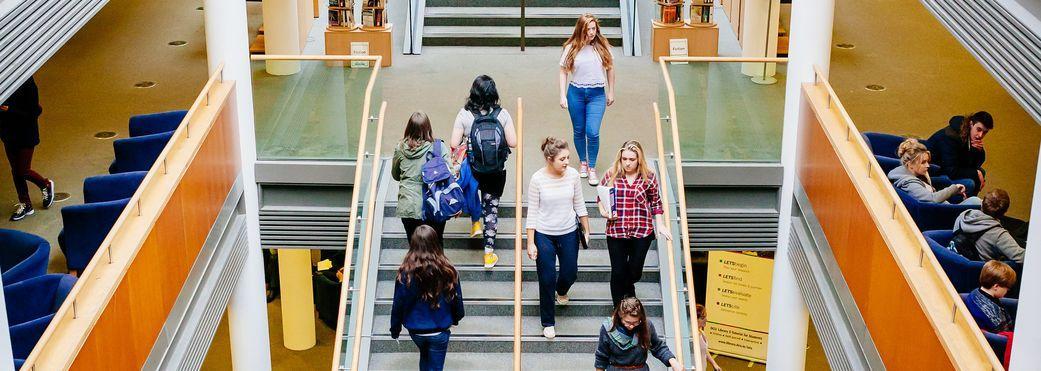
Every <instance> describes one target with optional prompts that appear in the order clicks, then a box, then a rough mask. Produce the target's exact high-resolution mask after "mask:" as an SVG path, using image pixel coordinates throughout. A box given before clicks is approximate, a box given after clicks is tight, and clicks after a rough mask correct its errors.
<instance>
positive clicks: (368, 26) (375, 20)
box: [361, 0, 387, 31]
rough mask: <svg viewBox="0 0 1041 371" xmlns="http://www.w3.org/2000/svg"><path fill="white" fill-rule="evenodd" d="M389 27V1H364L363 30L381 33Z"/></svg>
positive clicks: (362, 12) (362, 9) (362, 10)
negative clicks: (380, 31)
mask: <svg viewBox="0 0 1041 371" xmlns="http://www.w3.org/2000/svg"><path fill="white" fill-rule="evenodd" d="M386 25H387V0H364V5H362V8H361V28H362V29H364V30H371V31H379V30H383V29H384V28H385V27H386Z"/></svg>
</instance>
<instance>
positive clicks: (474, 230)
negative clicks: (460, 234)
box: [470, 220, 484, 238]
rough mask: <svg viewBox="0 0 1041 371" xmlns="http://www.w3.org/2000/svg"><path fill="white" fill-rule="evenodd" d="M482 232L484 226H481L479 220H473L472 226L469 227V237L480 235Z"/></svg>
mask: <svg viewBox="0 0 1041 371" xmlns="http://www.w3.org/2000/svg"><path fill="white" fill-rule="evenodd" d="M483 233H484V227H483V226H481V221H480V220H478V221H476V222H474V224H473V226H471V227H470V238H477V237H480V236H481V235H482V234H483Z"/></svg>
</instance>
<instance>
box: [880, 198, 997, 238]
mask: <svg viewBox="0 0 1041 371" xmlns="http://www.w3.org/2000/svg"><path fill="white" fill-rule="evenodd" d="M896 194H897V195H899V196H900V201H903V203H904V207H906V208H907V212H909V213H911V218H913V219H914V222H915V224H916V225H918V230H921V231H929V230H934V229H952V228H953V227H954V221H955V220H956V219H958V214H961V213H962V212H963V211H965V210H969V209H977V210H979V208H980V207H979V206H975V205H958V204H940V203H933V202H921V201H918V200H916V199H915V198H914V197H911V195H909V194H907V192H904V191H901V190H900V189H896Z"/></svg>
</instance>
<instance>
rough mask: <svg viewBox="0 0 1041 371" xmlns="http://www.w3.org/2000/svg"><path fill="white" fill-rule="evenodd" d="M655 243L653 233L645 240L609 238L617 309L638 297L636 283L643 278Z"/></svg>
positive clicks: (613, 299)
mask: <svg viewBox="0 0 1041 371" xmlns="http://www.w3.org/2000/svg"><path fill="white" fill-rule="evenodd" d="M653 242H654V234H653V233H651V234H650V235H648V236H647V237H644V238H611V237H608V238H607V253H608V254H609V255H610V257H611V300H612V301H614V306H615V307H618V303H620V302H621V301H622V299H624V298H626V297H629V296H636V283H637V282H639V281H640V276H643V264H644V260H646V258H647V250H649V249H650V248H651V243H653Z"/></svg>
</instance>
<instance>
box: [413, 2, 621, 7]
mask: <svg viewBox="0 0 1041 371" xmlns="http://www.w3.org/2000/svg"><path fill="white" fill-rule="evenodd" d="M474 3H475V1H474V0H427V2H426V6H427V7H468V6H473V5H474ZM480 4H481V6H486V7H515V6H518V5H520V2H519V1H517V0H481V1H480ZM524 5H525V6H526V7H531V8H534V7H576V8H590V7H597V8H600V7H603V8H610V7H615V8H617V7H618V1H617V0H527V1H526V2H525V4H524Z"/></svg>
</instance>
